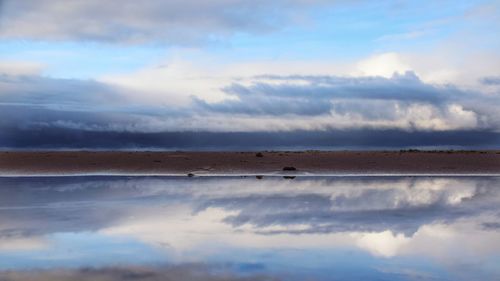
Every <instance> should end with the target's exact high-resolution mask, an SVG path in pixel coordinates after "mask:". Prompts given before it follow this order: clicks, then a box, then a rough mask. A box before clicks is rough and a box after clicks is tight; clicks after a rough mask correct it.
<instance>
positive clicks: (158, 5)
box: [0, 0, 329, 44]
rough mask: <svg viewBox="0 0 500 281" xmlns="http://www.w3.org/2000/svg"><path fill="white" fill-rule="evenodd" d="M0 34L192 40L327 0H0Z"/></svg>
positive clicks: (248, 28) (265, 23)
mask: <svg viewBox="0 0 500 281" xmlns="http://www.w3.org/2000/svg"><path fill="white" fill-rule="evenodd" d="M3 1H4V9H3V10H2V14H0V19H1V20H2V25H1V29H0V37H3V38H28V39H40V40H88V41H100V42H119V43H121V42H126V43H140V42H167V43H174V44H192V43H197V42H200V41H205V40H213V39H214V37H224V36H228V35H231V34H233V33H235V32H241V31H243V32H257V33H261V32H268V31H269V30H273V29H277V28H281V26H282V25H283V24H284V23H289V22H290V21H292V19H293V18H294V16H296V15H297V14H301V15H304V14H307V10H308V9H309V8H310V7H315V6H318V5H319V4H322V3H324V2H326V3H327V2H329V1H319V0H318V1H314V0H313V1H302V0H278V1H262V0H257V1H245V0H206V1H197V0H183V1H179V0H168V1H165V0H146V1H140V2H138V1H134V0H122V1H119V2H120V3H119V5H117V4H116V3H115V2H109V1H99V0H72V1H65V0H23V1H17V0H3Z"/></svg>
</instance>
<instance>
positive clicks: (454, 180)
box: [0, 177, 500, 280]
mask: <svg viewBox="0 0 500 281" xmlns="http://www.w3.org/2000/svg"><path fill="white" fill-rule="evenodd" d="M499 264H500V178H499V177H297V178H295V179H283V178H280V177H264V178H263V179H256V178H253V177H247V178H241V177H203V178H187V177H186V178H184V177H41V178H30V177H24V178H13V177H12V178H0V280H26V279H30V280H67V279H71V280H95V279H100V280H124V279H126V280H499V279H500V266H498V265H499Z"/></svg>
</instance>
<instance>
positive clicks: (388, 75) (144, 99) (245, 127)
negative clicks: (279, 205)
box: [0, 0, 500, 140]
mask: <svg viewBox="0 0 500 281" xmlns="http://www.w3.org/2000/svg"><path fill="white" fill-rule="evenodd" d="M1 3H2V5H1V6H0V9H1V10H0V73H2V75H3V76H2V77H3V78H2V79H3V80H2V81H0V105H2V106H6V107H9V106H13V105H16V106H19V105H20V104H23V106H24V107H25V109H23V110H21V111H18V110H16V111H18V115H19V116H16V118H14V119H13V120H7V121H4V125H5V126H7V127H9V128H10V129H12V128H14V129H15V128H21V129H23V130H24V129H26V128H29V129H36V128H38V129H40V128H42V127H44V126H46V127H47V126H48V127H50V128H63V129H71V130H76V129H78V130H85V131H89V130H91V131H92V130H93V131H96V130H97V131H112V132H123V131H127V132H129V131H134V132H135V131H137V132H138V133H146V132H172V131H200V130H202V131H215V132H219V131H224V132H233V131H244V132H255V131H271V132H279V131H294V130H305V131H318V130H319V131H325V130H332V129H342V130H345V129H374V130H384V129H395V130H403V131H414V130H417V131H436V132H443V131H450V130H465V131H466V130H474V131H477V130H480V131H488V132H498V131H499V128H500V117H498V116H497V115H496V114H495V112H497V108H496V106H495V103H500V102H499V101H498V99H499V97H498V96H499V92H500V90H499V86H498V84H499V83H488V84H485V83H482V82H481V81H485V79H489V80H488V81H497V80H498V79H496V78H498V77H500V68H499V67H498V65H500V53H499V52H498V49H499V48H500V46H499V45H500V44H499V43H500V39H497V37H498V36H495V35H496V33H497V30H498V28H500V2H499V1H326V0H313V1H304V0H278V1H273V2H268V1H260V0H259V1H251V2H250V1H243V0H210V1H203V2H199V1H194V0H190V1H176V0H170V1H159V0H149V1H144V3H142V2H141V4H138V3H137V2H135V1H128V0H127V1H120V5H116V3H113V2H109V3H101V1H97V0H91V1H80V0H76V1H72V2H67V1H60V0H52V1H49V0H42V1H34V0H23V1H13V0H4V1H2V2H1ZM395 73H397V74H399V76H394V74H395ZM405 73H410V74H411V75H410V76H411V77H415V78H416V79H415V82H416V83H414V85H416V86H418V87H420V88H421V89H424V88H425V89H433V90H431V92H433V93H435V94H437V95H440V96H442V95H445V96H446V95H447V98H445V99H441V98H440V100H446V101H444V102H440V103H439V104H436V103H433V102H432V101H431V100H435V99H429V100H428V101H414V102H411V103H409V102H403V101H405V100H407V97H406V96H405V95H407V93H405V92H397V91H396V89H395V88H392V87H391V86H390V85H392V84H398V83H402V82H401V81H400V80H398V79H400V78H398V77H402V76H401V75H403V76H404V75H406V74H405ZM268 75H271V76H280V77H281V79H280V80H279V81H278V80H277V79H271V80H272V81H271V80H270V79H268V78H267V77H268ZM326 76H328V77H330V78H334V79H333V80H335V79H337V78H338V79H340V80H339V81H344V82H341V83H340V84H342V83H344V84H345V83H351V84H352V83H355V84H356V83H357V84H360V83H361V84H362V88H363V89H366V90H368V91H372V92H376V91H381V90H380V88H379V87H380V83H383V84H385V86H384V87H386V88H385V89H384V90H382V91H384V92H386V93H392V94H386V95H384V98H383V99H380V98H374V99H364V100H362V101H360V100H358V99H357V98H350V97H351V96H353V97H358V94H356V93H354V92H350V93H348V94H346V93H345V91H353V90H352V89H346V88H345V87H346V86H345V87H342V88H339V87H340V86H341V85H340V84H335V83H333V84H331V85H329V86H325V85H323V84H321V83H320V82H318V81H319V80H318V78H321V77H326ZM410 76H408V77H410ZM20 77H24V78H23V79H20ZM27 77H29V78H30V79H27ZM305 77H306V79H304V78H305ZM370 77H371V78H374V80H370V79H371V78H370ZM367 78H368V79H367ZM68 79H71V80H78V82H79V83H85V82H87V83H89V84H92V85H91V86H90V85H87V86H88V87H87V86H82V87H75V88H72V89H69V88H67V87H65V85H66V84H65V83H68V81H69V80H68ZM342 79H344V80H342ZM345 79H351V80H349V81H351V82H345V81H346V80H345ZM381 79H382V80H381ZM383 79H385V80H383ZM28 80H29V81H30V83H27V82H26V81H28ZM333 80H331V81H333ZM20 81H23V82H20ZM377 81H378V82H377ZM381 81H382V82H381ZM47 85H50V87H49V86H47ZM235 85H236V86H238V87H239V89H246V90H245V93H246V94H245V95H244V96H242V95H241V93H235V92H234V91H233V92H231V91H229V90H228V89H234V86H235ZM89 87H94V88H92V89H93V90H89ZM304 87H306V88H307V89H305V88H304ZM325 87H326V89H325ZM104 88H106V89H107V90H105V91H104V90H103V89H104ZM319 88H321V90H323V91H324V92H327V93H328V94H329V96H330V98H328V99H325V98H324V96H321V95H315V94H314V93H317V92H319ZM53 89H64V90H60V91H56V92H60V93H59V94H56V93H54V90H53ZM297 90H299V91H304V90H305V91H307V92H309V93H311V95H310V96H303V97H301V98H298V97H297V96H294V95H293V94H290V93H292V92H296V91H297ZM48 91H52V92H50V93H49V92H48ZM277 91H288V92H286V93H285V92H283V93H281V94H279V95H271V94H270V92H274V93H276V92H277ZM354 91H359V89H358V90H354ZM407 91H409V92H414V91H416V89H407ZM102 92H106V93H110V92H112V93H113V94H103V93H102ZM441 92H442V93H441ZM427 94H429V92H428V91H426V90H423V92H422V95H424V96H425V95H427ZM96 96H99V100H104V101H107V102H103V103H100V104H99V105H97V104H93V102H94V101H95V100H96V99H95V97H96ZM277 96H279V99H278V98H276V97H277ZM375 96H377V95H375ZM16 97H22V98H16ZM68 97H71V98H72V99H73V98H75V97H78V98H77V99H78V100H79V103H76V104H75V103H73V104H72V107H71V108H64V105H65V104H68V100H67V99H68ZM243 97H245V102H246V103H250V104H249V106H250V107H252V108H253V109H254V110H253V112H254V113H253V114H248V112H237V110H236V108H241V107H240V106H238V105H237V101H240V102H241V101H242V98H243ZM341 97H342V98H341ZM346 97H348V99H347V100H346ZM87 98H88V100H87ZM30 99H31V101H29V100H30ZM318 99H319V100H320V101H318ZM41 101H43V102H41ZM200 101H202V103H207V104H210V105H212V106H211V107H210V108H228V112H220V111H219V112H213V111H207V108H208V107H206V106H205V107H202V108H200V106H199V105H200ZM318 103H321V104H322V106H323V107H324V106H325V105H326V106H327V107H328V108H329V110H328V111H322V112H317V114H316V115H314V116H312V117H311V116H302V115H301V114H300V113H297V112H311V111H314V108H316V107H317V105H318ZM57 104H60V109H65V110H66V111H68V110H69V111H70V113H69V114H68V115H67V118H64V117H62V115H64V114H63V113H61V112H54V111H53V108H54V105H57ZM266 104H267V105H266ZM269 104H274V105H276V104H294V106H295V107H304V106H307V104H309V105H314V106H316V107H312V108H305V109H304V110H298V111H295V112H292V113H290V111H287V110H284V111H283V112H282V114H277V113H278V111H279V110H275V111H274V113H275V114H269V112H268V111H267V110H266V108H268V107H269ZM304 104H305V105H304ZM93 106H96V107H99V108H100V109H99V113H103V111H108V112H113V113H119V114H120V115H121V116H120V117H116V116H111V115H110V116H104V115H102V114H101V115H100V116H99V118H95V117H96V116H97V115H94V116H92V118H90V119H92V120H94V121H89V120H88V119H89V118H88V116H76V115H77V114H78V113H79V112H80V111H81V110H84V111H87V113H88V109H89V108H91V107H93ZM278 107H279V106H278ZM340 107H341V108H343V109H342V111H339V110H338V108H340ZM34 108H36V109H37V110H41V109H45V110H49V109H50V110H51V112H48V113H47V114H45V115H46V116H50V115H57V116H58V117H57V118H56V119H49V118H42V119H43V120H34V119H33V118H32V116H33V113H32V111H33V110H34ZM79 108H80V109H81V110H78V109H79ZM103 108H105V109H104V110H103ZM131 108H136V109H135V110H132V111H135V112H139V111H140V112H146V113H147V114H145V115H144V116H143V115H141V114H139V115H137V114H136V115H130V114H129V113H130V110H131ZM362 108H364V109H362ZM368 108H370V109H368ZM125 109H126V110H125ZM371 110H373V111H375V112H379V111H380V114H378V116H379V117H378V118H375V119H373V118H369V119H367V117H366V115H367V114H366V113H367V112H368V111H371ZM179 111H182V112H183V114H181V115H182V116H178V114H174V115H172V114H168V112H179ZM5 112H7V110H6V111H5ZM89 114H90V113H89ZM158 115H161V116H162V117H161V118H155V119H151V118H150V116H158ZM372 115H373V114H372ZM71 116H73V117H71ZM372 117H373V116H372ZM97 119H99V120H97ZM228 120H231V122H230V123H233V125H227V126H225V125H221V123H228V122H227V121H228ZM292 121H293V124H290V123H291V122H292ZM142 123H145V124H142ZM44 128H45V127H44ZM141 128H142V129H141ZM10 129H9V130H10ZM6 130H7V129H5V130H4V131H6ZM0 140H1V139H0Z"/></svg>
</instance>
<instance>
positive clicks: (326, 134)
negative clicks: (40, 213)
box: [0, 127, 500, 150]
mask: <svg viewBox="0 0 500 281" xmlns="http://www.w3.org/2000/svg"><path fill="white" fill-rule="evenodd" d="M499 144H500V133H496V132H488V131H474V130H456V131H439V132H432V131H430V132H425V131H424V132H419V131H413V132H409V131H405V130H377V129H349V130H328V131H288V132H195V131H184V132H160V133H141V132H128V131H120V132H116V131H112V130H110V131H102V130H101V131H95V130H81V129H70V128H58V127H40V128H26V129H21V128H15V127H3V128H2V132H1V134H0V147H3V148H9V149H65V148H69V149H183V150H262V149H291V150H294V149H381V148H384V149H388V148H389V149H390V148H404V147H430V148H433V147H437V148H439V147H446V148H450V147H455V148H471V149H473V148H476V149H480V148H483V149H484V148H498V146H499Z"/></svg>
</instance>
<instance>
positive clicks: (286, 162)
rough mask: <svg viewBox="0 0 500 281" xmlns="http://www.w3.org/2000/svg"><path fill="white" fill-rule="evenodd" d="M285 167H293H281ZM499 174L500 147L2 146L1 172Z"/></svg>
mask: <svg viewBox="0 0 500 281" xmlns="http://www.w3.org/2000/svg"><path fill="white" fill-rule="evenodd" d="M284 167H289V168H293V169H294V170H291V171H283V168H284ZM189 173H191V174H193V175H200V176H206V175H211V176H216V175H221V176H222V175H228V176H231V175H234V176H255V175H268V176H272V175H275V176H283V175H294V176H307V175H310V176H314V175H318V176H328V175H330V176H342V175H343V176H345V175H350V174H352V175H359V176H361V175H366V176H371V175H375V176H376V175H419V174H420V175H450V176H452V175H498V174H500V151H493V150H490V151H417V150H405V151H293V152H283V151H273V152H260V153H259V152H150V151H141V152H121V151H38V152H33V151H3V152H0V176H50V175H52V176H64V175H75V176H77V175H96V176H97V175H103V176H104V175H123V176H127V175H130V176H141V175H143V176H169V175H170V176H182V175H187V174H189Z"/></svg>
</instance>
